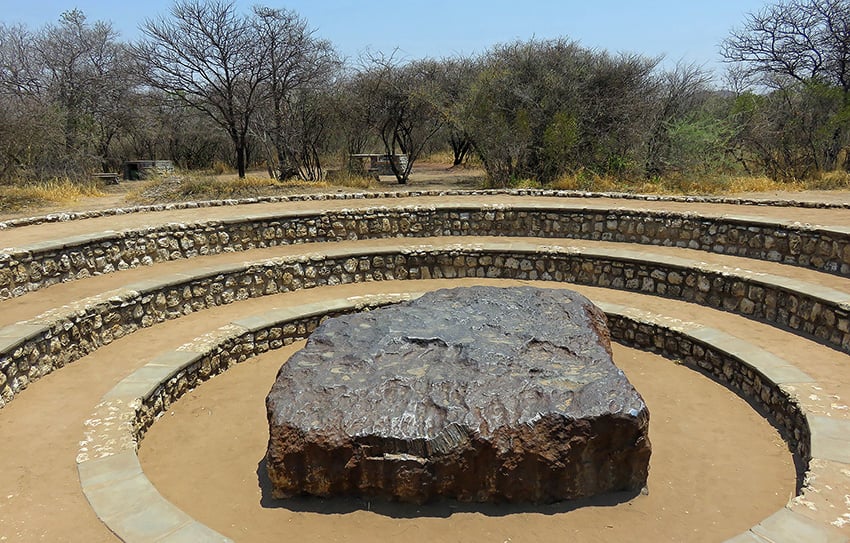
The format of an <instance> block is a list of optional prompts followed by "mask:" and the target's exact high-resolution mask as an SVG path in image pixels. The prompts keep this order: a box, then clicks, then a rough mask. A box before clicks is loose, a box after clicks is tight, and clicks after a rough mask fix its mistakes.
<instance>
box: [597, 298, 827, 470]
mask: <svg viewBox="0 0 850 543" xmlns="http://www.w3.org/2000/svg"><path fill="white" fill-rule="evenodd" d="M608 328H609V329H610V330H611V338H612V340H614V341H617V342H618V343H622V344H624V345H628V346H631V347H636V348H639V349H644V350H651V351H654V352H657V353H659V354H661V355H663V356H666V357H668V358H673V359H676V360H679V361H680V362H681V363H683V364H686V365H687V366H690V367H691V368H694V369H697V370H699V371H701V372H703V373H706V374H708V375H709V376H711V377H712V378H713V379H715V380H716V381H718V382H720V383H722V384H723V385H725V386H726V387H728V388H729V389H731V390H733V391H735V392H737V393H738V394H739V395H740V396H742V397H743V398H745V399H747V400H748V401H750V402H752V403H753V404H755V405H756V406H758V408H759V410H760V411H761V412H762V413H763V414H766V415H767V416H768V417H769V418H770V420H771V421H772V422H773V423H774V424H775V425H776V426H777V427H778V428H779V429H780V431H781V432H782V433H783V437H784V438H785V441H786V442H787V443H788V446H789V448H790V450H791V452H792V453H794V454H795V457H796V459H797V461H798V462H799V460H800V459H803V460H804V461H805V460H806V459H808V458H809V457H810V453H811V450H810V447H811V440H810V429H809V425H808V423H807V421H806V416H805V414H804V413H803V412H802V410H801V409H800V406H799V405H798V404H797V403H796V401H795V400H794V399H793V398H792V397H791V396H790V395H789V394H788V393H786V392H785V391H784V390H782V388H781V387H780V386H779V385H777V384H776V383H774V382H772V381H770V380H769V379H767V378H766V377H765V376H764V375H762V374H761V373H759V372H758V371H756V370H755V369H753V368H751V367H749V366H748V365H747V364H746V363H744V362H742V361H741V360H740V359H738V358H736V357H735V356H733V355H731V354H729V353H727V352H725V351H724V350H722V348H721V347H722V346H720V345H712V344H710V343H707V342H704V341H700V340H698V339H696V338H694V337H692V336H689V335H687V334H683V333H681V332H679V331H676V330H671V329H669V328H665V327H663V326H659V325H658V324H655V323H649V322H640V321H638V320H635V319H631V318H628V317H624V316H620V315H610V314H609V315H608ZM706 416H711V414H709V413H707V414H706ZM798 467H799V465H798Z"/></svg>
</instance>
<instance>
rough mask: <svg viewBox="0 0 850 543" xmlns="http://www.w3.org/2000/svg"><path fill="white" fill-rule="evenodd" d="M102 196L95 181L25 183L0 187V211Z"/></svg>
mask: <svg viewBox="0 0 850 543" xmlns="http://www.w3.org/2000/svg"><path fill="white" fill-rule="evenodd" d="M97 196H103V192H102V191H101V190H100V187H99V185H98V183H97V182H96V181H72V180H70V179H67V178H57V179H51V180H49V181H43V182H32V181H25V182H20V183H15V184H10V185H0V211H4V212H7V211H19V210H23V209H30V208H36V207H42V206H48V205H53V204H64V203H71V202H76V201H78V200H80V199H81V198H85V197H97Z"/></svg>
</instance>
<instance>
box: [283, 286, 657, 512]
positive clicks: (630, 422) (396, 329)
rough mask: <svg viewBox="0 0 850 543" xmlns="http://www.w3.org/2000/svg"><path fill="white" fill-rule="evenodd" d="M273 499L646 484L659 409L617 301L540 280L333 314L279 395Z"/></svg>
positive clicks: (576, 493) (480, 494)
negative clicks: (614, 318) (611, 313)
mask: <svg viewBox="0 0 850 543" xmlns="http://www.w3.org/2000/svg"><path fill="white" fill-rule="evenodd" d="M266 408H267V414H268V420H269V434H270V435H269V445H268V451H267V454H266V464H267V468H268V473H269V477H270V479H271V483H272V494H273V496H274V497H276V498H288V497H292V496H296V495H304V494H308V495H315V496H323V497H329V496H359V497H364V498H382V499H389V500H398V501H406V502H414V503H422V502H426V501H429V500H432V499H435V498H441V497H445V498H454V499H457V500H461V501H475V502H534V503H544V502H553V501H559V500H564V499H572V498H579V497H585V496H591V495H595V494H600V493H604V492H611V491H621V490H625V491H638V490H640V489H641V488H643V487H644V486H645V485H646V479H647V475H648V471H649V457H650V452H651V449H650V443H649V438H648V431H649V411H648V410H647V407H646V404H645V403H644V401H643V399H642V398H641V396H640V395H639V394H638V392H637V391H636V390H635V389H634V387H633V386H632V385H631V384H630V383H629V381H628V380H627V379H626V377H625V375H624V374H623V372H622V371H620V370H619V369H618V368H617V367H616V366H615V365H614V363H613V361H612V357H611V346H610V336H609V332H608V328H607V325H606V319H605V315H604V313H602V311H601V310H599V309H598V308H597V307H596V306H594V305H593V304H592V303H591V302H590V301H589V300H587V298H585V297H584V296H582V295H580V294H578V293H576V292H572V291H568V290H555V289H538V288H532V287H517V288H496V287H469V288H457V289H448V290H440V291H436V292H431V293H428V294H426V295H424V296H422V297H421V298H419V299H417V300H414V301H411V302H405V303H401V304H397V305H394V306H389V307H385V308H381V309H378V310H374V311H370V312H365V313H359V314H354V315H347V316H342V317H337V318H332V319H328V320H327V321H325V322H324V323H323V324H322V325H321V326H320V327H319V328H317V329H316V331H315V332H314V333H313V334H312V335H311V336H310V338H309V340H308V342H307V345H306V346H305V347H304V349H302V350H301V351H299V352H297V353H296V354H295V355H293V356H292V357H291V359H290V360H289V361H288V362H287V363H286V364H284V365H283V367H281V369H280V372H279V373H278V376H277V380H276V382H275V384H274V385H273V387H272V389H271V392H270V393H269V395H268V397H267V398H266Z"/></svg>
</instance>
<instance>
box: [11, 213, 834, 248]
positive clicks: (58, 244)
mask: <svg viewBox="0 0 850 543" xmlns="http://www.w3.org/2000/svg"><path fill="white" fill-rule="evenodd" d="M423 210H430V211H437V210H439V211H457V212H459V213H462V212H487V211H506V210H511V211H517V212H522V211H536V212H552V213H576V212H589V213H599V214H603V215H605V216H606V217H607V216H615V215H619V214H624V213H628V214H634V215H645V216H647V217H662V218H669V219H671V220H676V219H682V220H686V219H687V220H694V219H696V220H698V219H706V220H712V221H717V222H720V223H727V224H735V225H742V226H749V225H752V226H758V227H781V228H785V229H788V230H792V231H793V230H798V231H806V232H812V233H823V234H829V235H834V236H837V237H845V236H850V227H848V226H841V225H817V224H814V225H813V224H810V223H801V222H799V221H794V220H785V219H778V218H765V217H759V216H750V215H743V214H729V213H725V214H712V213H695V212H692V211H684V212H681V211H669V210H656V209H641V208H638V207H616V208H614V207H611V206H603V205H578V204H574V203H567V202H557V201H554V202H551V203H545V204H544V203H535V202H519V201H517V202H507V203H504V204H487V203H484V204H482V203H476V204H472V203H464V202H456V201H449V202H434V203H429V204H426V205H415V204H414V205H410V204H400V205H391V204H389V203H387V204H382V205H378V206H375V205H371V206H368V205H367V206H362V207H352V208H341V209H333V210H329V209H323V210H317V211H307V210H286V209H283V210H275V211H267V212H262V213H247V214H243V215H239V216H235V217H227V218H220V219H210V220H204V221H191V222H167V223H162V224H158V225H155V226H147V227H141V228H128V229H124V230H102V231H99V232H95V233H89V234H79V235H74V236H68V237H65V238H59V239H53V240H44V241H38V242H33V243H29V244H26V245H22V246H19V247H6V248H0V253H5V254H6V255H7V257H8V256H12V257H18V258H20V257H22V256H32V255H35V254H39V253H48V252H55V251H61V250H63V249H73V248H82V247H85V246H87V245H89V244H92V243H100V242H109V241H117V240H121V239H124V238H127V237H131V236H134V235H144V234H151V233H158V232H168V231H169V230H182V229H191V228H203V227H209V228H214V227H216V226H219V225H239V224H252V223H257V222H265V221H274V220H291V219H297V218H305V219H306V218H314V217H327V216H330V215H334V214H345V213H357V214H361V215H364V216H368V215H370V214H380V213H387V212H397V213H404V212H416V211H423ZM0 224H2V223H0ZM0 230H2V228H0ZM0 256H3V255H2V254H0Z"/></svg>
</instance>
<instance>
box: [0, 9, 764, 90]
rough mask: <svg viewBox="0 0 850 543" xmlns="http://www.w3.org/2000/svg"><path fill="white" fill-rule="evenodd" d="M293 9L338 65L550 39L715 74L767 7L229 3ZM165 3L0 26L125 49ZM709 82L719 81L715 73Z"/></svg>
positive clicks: (7, 13) (13, 18) (39, 14)
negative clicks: (86, 25) (110, 35)
mask: <svg viewBox="0 0 850 543" xmlns="http://www.w3.org/2000/svg"><path fill="white" fill-rule="evenodd" d="M257 3H260V4H263V5H267V6H270V7H276V8H288V9H293V10H295V11H296V12H298V13H299V14H301V15H302V16H304V17H305V18H306V19H307V20H308V21H309V23H310V25H311V26H313V27H314V28H316V29H317V34H318V36H319V37H321V38H325V39H328V40H330V41H331V42H333V43H334V45H335V46H336V48H337V50H339V51H340V52H341V53H342V54H343V55H344V56H346V57H348V58H352V59H353V58H356V57H357V56H358V55H359V54H360V53H362V52H363V51H365V50H371V51H383V52H386V53H389V52H391V51H393V50H394V49H396V48H398V50H399V51H400V53H401V54H402V55H403V56H404V57H405V58H422V57H447V56H453V55H457V54H462V55H469V54H474V53H480V52H483V51H485V50H486V49H488V48H489V47H490V46H491V45H494V44H497V43H505V42H511V41H515V40H517V39H522V40H527V39H530V38H532V37H535V38H540V39H545V38H554V37H558V36H564V37H568V38H570V39H574V40H577V41H579V42H580V43H581V44H582V45H584V46H585V47H589V48H596V49H605V50H607V51H610V52H614V53H616V52H634V53H641V54H644V55H647V56H656V55H664V56H665V58H666V61H665V64H668V65H672V64H674V63H675V62H676V61H678V60H684V61H686V62H695V63H697V64H701V65H704V66H706V67H707V68H709V69H712V70H715V72H718V71H722V70H723V65H722V63H721V61H720V56H719V54H718V44H719V43H720V41H722V40H723V38H724V37H725V36H726V35H727V34H728V32H729V30H730V29H731V28H733V27H735V26H739V25H741V24H742V23H743V21H744V18H745V14H746V13H748V12H753V11H758V10H760V9H761V8H762V7H764V6H765V5H768V4H770V3H772V2H770V1H768V0H714V1H711V2H706V1H703V0H698V1H697V0H644V1H633V0H632V1H627V0H584V1H573V0H563V1H544V0H525V1H517V0H512V1H507V0H487V1H484V0H466V1H462V0H461V1H458V0H430V1H428V2H417V1H411V0H397V1H394V2H390V1H386V0H372V1H365V0H361V1H352V0H289V1H287V2H276V1H260V0H237V5H238V6H240V7H241V8H243V9H245V10H248V9H250V6H252V5H254V4H257ZM171 5H172V2H171V0H147V1H138V0H135V1H134V0H31V1H27V0H0V20H2V21H3V22H4V23H7V24H14V23H23V24H25V25H27V26H29V27H31V28H37V27H39V26H41V25H43V24H45V23H47V22H54V21H56V20H57V19H58V18H59V14H60V13H61V12H62V11H65V10H68V9H72V8H75V7H77V8H79V9H81V10H82V11H83V12H84V13H85V14H86V15H87V16H88V17H89V19H90V20H96V19H103V20H107V21H111V22H112V23H113V25H114V26H115V28H116V29H117V30H118V31H119V32H120V33H121V35H122V37H123V38H124V39H127V40H133V39H136V38H137V37H138V36H139V32H138V26H139V24H140V23H141V22H142V21H143V20H144V19H145V18H146V17H151V16H155V15H159V14H166V13H167V12H168V8H169V6H171ZM718 75H719V74H718Z"/></svg>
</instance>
